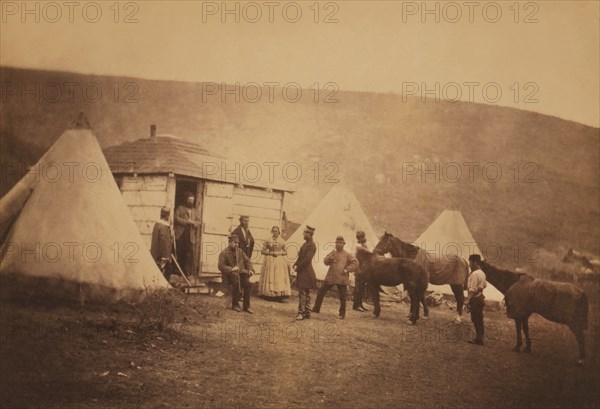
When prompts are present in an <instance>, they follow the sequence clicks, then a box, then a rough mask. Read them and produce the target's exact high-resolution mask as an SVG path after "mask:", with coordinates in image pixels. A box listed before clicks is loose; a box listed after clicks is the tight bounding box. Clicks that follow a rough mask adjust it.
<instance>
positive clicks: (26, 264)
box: [0, 117, 170, 300]
mask: <svg viewBox="0 0 600 409" xmlns="http://www.w3.org/2000/svg"><path fill="white" fill-rule="evenodd" d="M86 124H87V120H85V117H80V119H79V120H78V122H77V123H76V124H75V125H74V127H73V129H69V130H67V131H65V132H64V134H63V135H62V136H61V137H60V138H59V139H58V141H57V142H56V143H55V144H54V145H53V146H52V147H51V148H50V150H49V151H48V152H47V153H46V154H45V155H44V156H43V157H42V159H40V161H39V162H38V163H37V164H36V165H35V166H34V167H32V168H31V170H30V172H29V173H28V174H27V175H25V176H24V177H23V180H21V181H20V182H18V183H17V185H16V186H15V187H14V188H13V189H12V190H11V191H10V192H9V193H8V194H7V195H5V196H4V197H3V198H2V200H0V212H1V213H2V220H1V222H2V226H1V228H2V238H3V240H2V262H1V264H0V277H1V278H2V280H3V282H4V283H6V282H7V280H9V281H10V278H12V279H13V280H12V281H16V282H18V283H19V284H18V285H34V284H35V282H36V281H37V285H38V286H39V287H46V288H48V287H51V288H52V289H53V291H54V290H55V291H56V293H57V294H56V295H57V296H59V297H60V296H61V295H59V294H58V293H59V292H61V291H63V290H65V291H66V292H72V291H77V292H79V294H78V295H79V296H82V295H83V296H84V297H85V298H87V299H94V298H105V297H106V296H109V297H110V298H111V299H112V300H115V299H122V298H133V297H134V296H135V297H139V296H141V295H143V293H144V291H145V290H146V289H149V288H169V287H170V286H169V284H168V283H167V281H166V280H165V278H164V277H163V275H162V274H161V272H160V271H159V270H158V268H157V266H156V263H155V262H154V261H153V260H152V257H151V256H150V253H149V252H148V250H147V249H146V247H145V245H144V244H143V241H142V239H141V237H140V234H139V232H138V229H137V227H136V226H135V224H134V222H133V220H132V218H131V215H130V213H129V210H128V209H127V206H126V205H125V202H124V200H123V197H122V195H121V193H120V191H119V188H118V186H117V184H116V182H115V180H114V178H113V176H112V173H111V171H110V169H109V166H108V164H107V162H106V159H105V158H104V155H103V154H102V150H101V149H100V146H99V144H98V141H97V140H96V137H95V136H94V134H93V132H92V130H91V129H89V125H86ZM67 289H68V290H67ZM47 292H48V291H46V293H47ZM47 295H50V296H52V294H47ZM64 295H65V294H62V296H64Z"/></svg>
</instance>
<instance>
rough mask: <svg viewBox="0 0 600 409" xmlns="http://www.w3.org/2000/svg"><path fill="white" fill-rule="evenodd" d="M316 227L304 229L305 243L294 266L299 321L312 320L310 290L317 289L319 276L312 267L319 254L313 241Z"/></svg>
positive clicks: (297, 317)
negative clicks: (313, 260)
mask: <svg viewBox="0 0 600 409" xmlns="http://www.w3.org/2000/svg"><path fill="white" fill-rule="evenodd" d="M314 234H315V229H314V227H310V226H306V229H304V243H303V244H302V247H300V251H298V260H296V262H295V263H294V265H293V268H294V271H295V272H296V286H297V287H298V315H297V316H296V319H297V320H303V319H308V318H310V290H311V289H315V288H317V276H316V274H315V270H314V269H313V266H312V259H313V257H314V256H315V253H316V252H317V246H316V245H315V242H314V240H313V235H314Z"/></svg>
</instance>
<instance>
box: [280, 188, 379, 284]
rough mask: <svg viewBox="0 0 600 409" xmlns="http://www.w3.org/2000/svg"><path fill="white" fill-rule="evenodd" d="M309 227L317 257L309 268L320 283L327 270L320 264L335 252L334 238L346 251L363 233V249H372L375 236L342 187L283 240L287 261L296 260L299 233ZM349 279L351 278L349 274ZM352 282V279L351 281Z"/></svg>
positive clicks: (353, 196) (300, 239)
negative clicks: (340, 242) (312, 229)
mask: <svg viewBox="0 0 600 409" xmlns="http://www.w3.org/2000/svg"><path fill="white" fill-rule="evenodd" d="M307 225H309V226H311V227H314V228H315V234H314V236H313V239H314V241H315V244H316V246H317V253H316V254H315V257H314V259H313V267H314V269H315V273H316V275H317V280H323V279H324V278H325V275H326V274H327V270H328V267H327V266H326V265H325V264H323V259H324V258H325V256H326V255H327V254H328V253H329V252H330V251H332V250H333V249H334V248H335V238H336V237H337V236H342V237H344V240H345V241H346V246H345V247H344V248H345V249H346V250H347V251H350V250H351V247H352V245H353V244H354V243H355V241H356V232H357V231H358V230H362V231H364V232H365V236H366V239H367V246H368V247H369V249H371V250H372V249H373V248H374V247H375V245H376V244H377V241H378V239H377V235H376V234H375V231H374V230H373V227H372V226H371V223H370V222H369V219H368V218H367V216H366V215H365V212H364V211H363V209H362V207H361V206H360V203H359V202H358V199H357V198H356V196H355V195H354V193H352V191H351V190H350V189H349V188H348V187H346V186H345V185H343V184H337V185H335V186H334V187H333V188H331V190H330V191H329V192H328V193H327V194H326V195H325V197H324V198H323V199H322V200H321V202H320V203H319V204H318V205H317V207H316V208H315V209H314V210H313V211H312V212H311V213H310V215H309V216H308V217H307V218H306V220H304V222H303V223H302V224H301V225H300V227H299V228H298V229H297V230H296V231H295V232H294V234H293V235H292V236H291V237H290V238H289V239H288V240H287V248H288V259H289V260H291V261H292V262H293V261H295V260H296V258H297V254H298V250H299V249H300V246H302V244H303V243H304V239H303V231H304V229H305V227H306V226H307ZM351 276H353V274H351ZM351 278H352V277H351Z"/></svg>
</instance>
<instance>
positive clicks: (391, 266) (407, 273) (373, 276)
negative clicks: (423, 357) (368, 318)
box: [356, 247, 428, 324]
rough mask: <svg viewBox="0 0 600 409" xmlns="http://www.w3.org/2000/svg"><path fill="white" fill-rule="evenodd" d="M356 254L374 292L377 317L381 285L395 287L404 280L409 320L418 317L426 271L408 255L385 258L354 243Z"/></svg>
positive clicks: (426, 281) (379, 307) (375, 314)
mask: <svg viewBox="0 0 600 409" xmlns="http://www.w3.org/2000/svg"><path fill="white" fill-rule="evenodd" d="M356 258H357V259H358V262H359V263H360V273H359V274H361V275H362V276H363V278H364V280H365V282H366V283H367V286H368V287H369V291H370V292H371V295H372V296H373V304H374V306H375V308H374V311H373V315H374V316H375V317H379V314H380V313H381V303H380V301H379V289H380V286H382V285H383V286H390V287H395V286H397V285H399V284H404V288H405V289H406V291H408V296H409V297H410V316H409V322H410V324H415V323H416V322H417V320H418V319H419V303H420V302H424V301H425V290H426V289H427V283H428V277H427V272H426V271H425V269H423V268H422V267H421V266H419V265H418V264H417V263H415V262H414V261H411V260H407V259H400V258H385V257H381V256H378V255H376V254H374V253H371V252H370V251H369V250H367V249H364V248H362V247H357V251H356Z"/></svg>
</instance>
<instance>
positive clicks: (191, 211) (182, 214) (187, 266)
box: [175, 192, 201, 275]
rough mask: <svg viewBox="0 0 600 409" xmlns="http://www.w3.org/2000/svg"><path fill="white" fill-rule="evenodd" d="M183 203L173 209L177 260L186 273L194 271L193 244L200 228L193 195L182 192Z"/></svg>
mask: <svg viewBox="0 0 600 409" xmlns="http://www.w3.org/2000/svg"><path fill="white" fill-rule="evenodd" d="M184 200H185V203H184V204H183V205H179V206H177V209H175V243H176V245H177V260H178V262H179V265H180V266H181V268H182V269H183V272H184V273H185V274H186V275H190V274H192V273H194V246H195V244H196V238H197V237H198V234H197V233H198V228H200V224H201V222H200V217H199V215H198V211H197V210H196V208H195V207H194V195H193V194H192V193H191V192H186V193H185V194H184Z"/></svg>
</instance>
